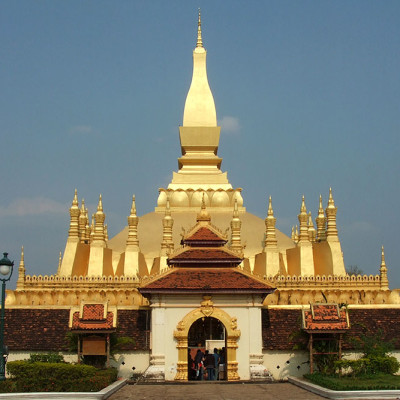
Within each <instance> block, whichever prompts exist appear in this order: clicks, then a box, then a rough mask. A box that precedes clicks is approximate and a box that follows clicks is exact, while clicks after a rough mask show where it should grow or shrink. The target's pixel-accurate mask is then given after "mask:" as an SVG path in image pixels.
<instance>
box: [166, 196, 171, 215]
mask: <svg viewBox="0 0 400 400" xmlns="http://www.w3.org/2000/svg"><path fill="white" fill-rule="evenodd" d="M165 215H166V216H167V215H171V207H170V205H169V196H168V197H167V205H166V206H165Z"/></svg>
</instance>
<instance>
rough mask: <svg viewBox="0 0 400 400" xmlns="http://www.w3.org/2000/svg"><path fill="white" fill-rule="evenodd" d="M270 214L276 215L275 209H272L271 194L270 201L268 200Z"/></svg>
mask: <svg viewBox="0 0 400 400" xmlns="http://www.w3.org/2000/svg"><path fill="white" fill-rule="evenodd" d="M268 216H272V217H273V216H274V210H273V209H272V197H271V196H269V201H268Z"/></svg>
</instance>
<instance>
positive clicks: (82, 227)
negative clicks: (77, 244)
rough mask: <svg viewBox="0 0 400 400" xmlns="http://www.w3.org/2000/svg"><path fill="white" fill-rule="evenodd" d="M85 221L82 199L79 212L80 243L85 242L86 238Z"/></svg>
mask: <svg viewBox="0 0 400 400" xmlns="http://www.w3.org/2000/svg"><path fill="white" fill-rule="evenodd" d="M86 223H87V212H86V208H85V199H82V205H81V210H80V214H79V237H80V241H81V243H85V240H86Z"/></svg>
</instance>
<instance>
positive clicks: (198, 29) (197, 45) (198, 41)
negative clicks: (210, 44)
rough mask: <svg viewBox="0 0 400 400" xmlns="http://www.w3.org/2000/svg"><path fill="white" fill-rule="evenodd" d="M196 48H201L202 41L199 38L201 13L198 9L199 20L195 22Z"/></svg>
mask: <svg viewBox="0 0 400 400" xmlns="http://www.w3.org/2000/svg"><path fill="white" fill-rule="evenodd" d="M196 47H203V40H202V38H201V12H200V8H199V19H198V22H197V44H196Z"/></svg>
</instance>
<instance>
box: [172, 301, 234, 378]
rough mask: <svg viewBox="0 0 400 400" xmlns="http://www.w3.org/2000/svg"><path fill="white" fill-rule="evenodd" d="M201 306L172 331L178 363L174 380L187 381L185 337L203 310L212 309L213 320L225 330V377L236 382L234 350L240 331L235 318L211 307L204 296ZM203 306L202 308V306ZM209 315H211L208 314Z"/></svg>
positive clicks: (202, 314)
mask: <svg viewBox="0 0 400 400" xmlns="http://www.w3.org/2000/svg"><path fill="white" fill-rule="evenodd" d="M200 304H201V306H200V307H199V308H197V309H195V310H193V311H191V312H190V313H189V314H187V315H186V316H185V317H184V318H183V319H182V320H181V321H179V323H178V325H177V327H176V330H175V331H174V337H175V339H176V340H177V342H178V343H177V346H176V347H177V349H178V363H177V373H176V375H175V380H181V381H182V380H184V381H186V380H187V379H188V376H187V337H188V333H189V329H190V327H191V326H192V324H193V323H194V322H195V321H197V320H198V319H199V318H203V317H204V315H206V314H205V313H204V310H208V309H210V308H211V309H212V316H213V318H216V319H218V320H219V321H221V323H222V324H223V325H224V326H225V329H226V337H227V340H226V351H227V359H228V364H227V376H228V381H238V380H239V379H240V378H239V374H238V362H237V360H236V349H237V347H238V344H237V340H238V338H239V337H240V330H239V329H237V319H236V317H231V316H230V315H229V314H228V313H226V312H225V311H224V310H221V309H220V308H216V307H214V306H213V303H212V301H211V297H210V296H204V300H203V301H202V302H201V303H200ZM203 305H204V306H203ZM210 315H211V314H210Z"/></svg>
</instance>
